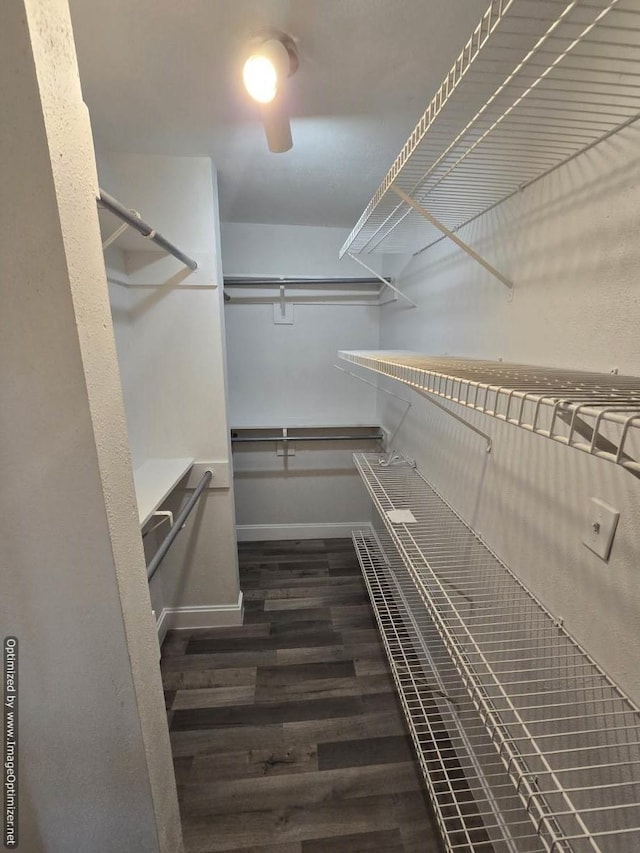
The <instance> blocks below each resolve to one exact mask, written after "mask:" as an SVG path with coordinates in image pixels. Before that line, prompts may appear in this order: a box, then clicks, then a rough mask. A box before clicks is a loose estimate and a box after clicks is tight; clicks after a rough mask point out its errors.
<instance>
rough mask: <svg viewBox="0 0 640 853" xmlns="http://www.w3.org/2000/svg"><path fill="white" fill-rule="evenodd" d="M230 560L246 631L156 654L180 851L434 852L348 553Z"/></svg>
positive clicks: (348, 547) (248, 554)
mask: <svg viewBox="0 0 640 853" xmlns="http://www.w3.org/2000/svg"><path fill="white" fill-rule="evenodd" d="M239 554H240V580H241V584H240V585H241V588H242V590H243V592H244V600H245V624H244V625H243V626H242V627H239V628H219V629H215V630H198V631H173V632H169V634H168V635H167V638H166V640H165V643H164V645H163V649H162V651H163V658H162V673H163V681H164V688H165V696H166V702H167V714H168V718H169V724H170V730H171V742H172V748H173V755H174V764H175V770H176V781H177V784H178V794H179V799H180V809H181V813H182V821H183V832H184V838H185V845H186V850H187V853H217V851H228V853H276V851H278V853H374V851H375V853H418V851H419V853H440V851H441V846H440V842H439V839H438V835H437V830H435V829H434V824H433V820H432V817H431V813H430V809H429V806H428V802H427V798H426V794H425V793H424V789H423V784H422V781H421V779H420V771H419V769H418V766H417V762H416V760H415V758H414V756H413V752H412V748H411V743H410V740H409V737H408V734H407V731H406V728H405V725H404V721H403V718H402V712H401V709H400V706H399V703H398V700H397V697H396V695H395V692H394V688H393V682H392V679H391V675H390V672H389V669H388V666H387V663H386V660H385V657H384V650H383V648H382V645H381V643H380V640H379V637H378V633H377V629H376V627H375V622H374V618H373V614H372V611H371V608H370V606H369V601H368V597H367V593H366V589H365V586H364V583H363V581H362V578H361V575H360V569H359V566H358V562H357V558H356V555H355V552H354V550H353V546H352V544H351V541H350V540H343V539H328V540H301V541H286V542H261V543H246V544H241V545H240V546H239Z"/></svg>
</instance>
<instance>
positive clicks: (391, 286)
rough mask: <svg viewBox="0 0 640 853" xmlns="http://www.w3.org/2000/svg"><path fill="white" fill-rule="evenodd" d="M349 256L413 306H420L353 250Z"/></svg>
mask: <svg viewBox="0 0 640 853" xmlns="http://www.w3.org/2000/svg"><path fill="white" fill-rule="evenodd" d="M349 257H350V258H351V260H352V261H355V262H356V263H357V264H360V266H361V267H364V269H366V270H367V272H370V273H371V275H373V276H375V277H376V278H377V279H379V280H380V281H381V282H382V283H383V284H384V286H385V287H388V288H389V289H390V290H393V292H394V293H395V294H397V295H398V296H401V297H402V298H403V299H405V300H406V301H407V302H408V303H409V305H410V306H411V307H412V308H417V307H418V306H417V304H416V303H415V302H414V301H413V299H409V297H408V296H407V295H406V293H403V292H402V291H401V290H399V289H398V288H397V287H396V286H395V284H391V282H390V281H389V279H386V278H384V277H383V276H381V275H380V273H377V272H376V271H375V270H374V269H371V267H370V266H367V264H365V262H364V261H361V260H360V258H357V257H356V256H355V255H352V254H351V252H349Z"/></svg>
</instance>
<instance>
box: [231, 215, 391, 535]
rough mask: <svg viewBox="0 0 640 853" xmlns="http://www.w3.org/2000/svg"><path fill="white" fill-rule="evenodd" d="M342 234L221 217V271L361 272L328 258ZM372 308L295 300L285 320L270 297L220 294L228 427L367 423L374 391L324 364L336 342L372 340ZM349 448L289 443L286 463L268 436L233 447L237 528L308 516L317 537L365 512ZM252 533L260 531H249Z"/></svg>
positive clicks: (330, 361)
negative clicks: (247, 299)
mask: <svg viewBox="0 0 640 853" xmlns="http://www.w3.org/2000/svg"><path fill="white" fill-rule="evenodd" d="M347 233H348V232H347V231H346V230H345V229H341V228H313V227H299V226H280V225H250V224H234V223H227V224H225V223H223V224H222V259H223V267H224V271H225V275H237V276H240V275H247V276H249V275H263V276H290V277H291V276H325V277H327V278H334V277H340V276H344V277H346V278H349V277H351V278H363V277H367V276H368V273H367V272H366V271H365V270H363V269H362V267H360V266H359V265H358V264H356V263H355V262H354V261H352V260H350V259H349V258H347V259H345V260H344V261H339V260H338V251H339V249H340V246H341V245H342V243H343V242H344V240H345V238H346V236H347ZM312 295H313V296H314V298H315V299H316V300H317V301H318V302H321V301H322V299H325V298H327V297H326V296H325V295H323V293H322V292H320V291H316V292H315V293H314V294H312ZM365 298H367V297H365ZM368 299H369V301H370V297H368ZM360 301H361V302H362V301H363V298H360ZM379 310H380V309H379V308H376V307H366V306H362V305H330V304H327V305H322V304H314V305H307V304H302V303H298V304H295V306H294V322H293V325H276V324H274V311H273V304H272V303H267V304H242V303H241V302H240V301H235V300H233V301H232V302H231V303H227V305H226V306H225V315H226V328H227V354H228V366H229V419H230V423H231V426H232V427H246V426H280V427H281V426H287V427H289V426H295V425H298V426H300V425H308V426H334V425H356V424H375V423H376V422H377V415H376V392H375V390H374V389H372V388H370V387H368V386H367V385H364V384H362V383H360V382H357V381H356V380H354V379H351V378H349V377H347V376H345V375H344V374H343V373H340V372H339V371H338V370H335V369H334V367H333V365H334V363H335V362H336V353H337V351H338V350H339V349H343V348H344V347H345V346H346V342H353V341H356V340H357V341H358V342H359V344H358V346H362V347H363V348H364V347H377V345H378V334H379ZM349 348H353V345H352V344H349ZM368 447H369V448H371V444H369V445H368ZM338 448H340V449H338ZM353 449H358V447H357V446H355V447H352V446H351V445H349V447H348V448H344V447H341V446H340V445H336V444H333V445H330V444H327V445H326V446H324V447H322V448H320V447H318V446H314V447H313V448H312V447H311V445H308V446H306V447H303V446H301V445H299V446H298V448H297V450H296V457H295V460H291V461H290V464H289V468H288V470H287V469H286V468H285V465H284V461H283V459H282V458H281V457H277V456H276V453H275V448H274V447H273V445H270V444H269V445H267V444H265V445H263V448H262V449H260V450H256V448H255V446H252V448H251V449H250V450H249V449H240V447H239V446H236V450H235V452H234V462H235V484H236V510H237V517H238V524H239V525H240V526H241V527H242V528H245V529H244V530H243V531H242V532H241V535H243V536H246V535H250V534H249V533H247V530H246V528H255V527H256V526H259V525H273V526H274V527H282V528H283V532H282V535H283V536H288V535H291V536H299V535H303V531H302V530H301V529H300V528H297V529H296V528H290V529H289V531H288V532H287V531H286V530H285V529H284V528H285V527H286V526H287V525H307V526H309V525H318V527H317V535H319V536H321V535H323V533H324V535H329V534H330V530H328V528H325V529H323V528H322V527H321V526H320V525H323V524H324V525H331V527H332V529H335V525H336V524H338V523H343V524H344V525H345V528H344V530H342V531H341V532H342V534H343V535H344V533H345V531H348V529H349V526H350V524H351V523H352V522H353V523H360V522H361V521H362V520H363V519H366V518H367V516H368V507H367V504H366V501H365V500H364V496H363V494H362V491H361V489H360V488H359V486H358V482H357V478H356V475H355V473H354V469H353V465H352V462H351V453H352V451H353ZM336 494H339V495H340V497H339V500H336ZM338 532H340V531H338ZM259 535H269V531H265V530H256V531H255V536H259Z"/></svg>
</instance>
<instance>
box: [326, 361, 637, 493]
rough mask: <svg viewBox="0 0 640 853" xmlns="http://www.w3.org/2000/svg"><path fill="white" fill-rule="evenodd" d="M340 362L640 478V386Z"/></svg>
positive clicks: (470, 367) (522, 371)
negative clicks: (639, 452) (639, 454)
mask: <svg viewBox="0 0 640 853" xmlns="http://www.w3.org/2000/svg"><path fill="white" fill-rule="evenodd" d="M338 355H339V357H340V358H342V359H344V360H345V361H349V362H351V363H353V364H358V365H360V366H361V367H365V368H368V369H369V370H373V371H374V372H376V373H380V374H382V375H384V376H390V377H391V378H393V379H397V380H398V381H399V382H403V383H404V384H405V385H409V386H410V387H412V388H414V389H415V390H417V391H419V392H420V393H423V394H424V393H427V394H429V395H433V396H434V397H440V398H442V399H445V400H450V401H451V402H454V403H458V404H459V405H461V406H465V407H466V408H469V409H474V410H475V411H477V412H482V413H483V414H485V415H489V416H491V417H493V418H496V419H497V420H500V421H505V422H506V423H509V424H513V425H514V426H518V427H520V428H521V429H525V430H528V431H529V432H534V433H536V435H541V436H544V437H545V438H550V439H552V440H553V441H557V442H560V443H561V444H565V445H568V446H569V447H574V448H575V449H577V450H581V451H583V452H584V453H589V454H590V455H592V456H595V457H597V458H598V459H604V460H606V461H608V462H613V463H615V464H616V465H620V466H621V467H622V468H624V469H625V470H627V471H630V472H631V473H632V474H633V475H634V476H636V477H640V463H639V462H638V461H637V459H636V458H634V456H633V452H632V451H631V444H632V440H631V435H632V434H635V435H634V437H635V438H636V441H635V445H636V448H635V450H636V452H637V449H638V448H637V435H638V428H640V378H639V377H636V376H621V375H618V374H607V373H589V372H586V371H580V370H573V371H571V370H561V369H559V368H553V367H535V366H532V365H527V364H513V363H511V364H509V363H506V362H495V361H482V360H477V359H462V358H453V357H432V356H426V355H421V354H419V353H411V352H396V351H392V350H388V351H384V350H382V351H367V350H360V351H343V352H340V353H338Z"/></svg>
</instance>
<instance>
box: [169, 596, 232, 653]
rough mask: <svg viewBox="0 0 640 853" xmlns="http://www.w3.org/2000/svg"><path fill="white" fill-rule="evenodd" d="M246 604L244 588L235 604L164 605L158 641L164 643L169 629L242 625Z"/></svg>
mask: <svg viewBox="0 0 640 853" xmlns="http://www.w3.org/2000/svg"><path fill="white" fill-rule="evenodd" d="M243 619H244V604H243V600H242V590H240V593H239V594H238V601H237V602H236V603H235V604H210V605H208V606H206V607H163V608H162V613H161V614H160V618H159V619H158V621H157V622H156V629H157V631H158V642H159V643H160V644H162V642H163V640H164V638H165V636H166V634H167V631H180V630H186V629H188V628H225V627H227V626H230V625H242V622H243Z"/></svg>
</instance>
